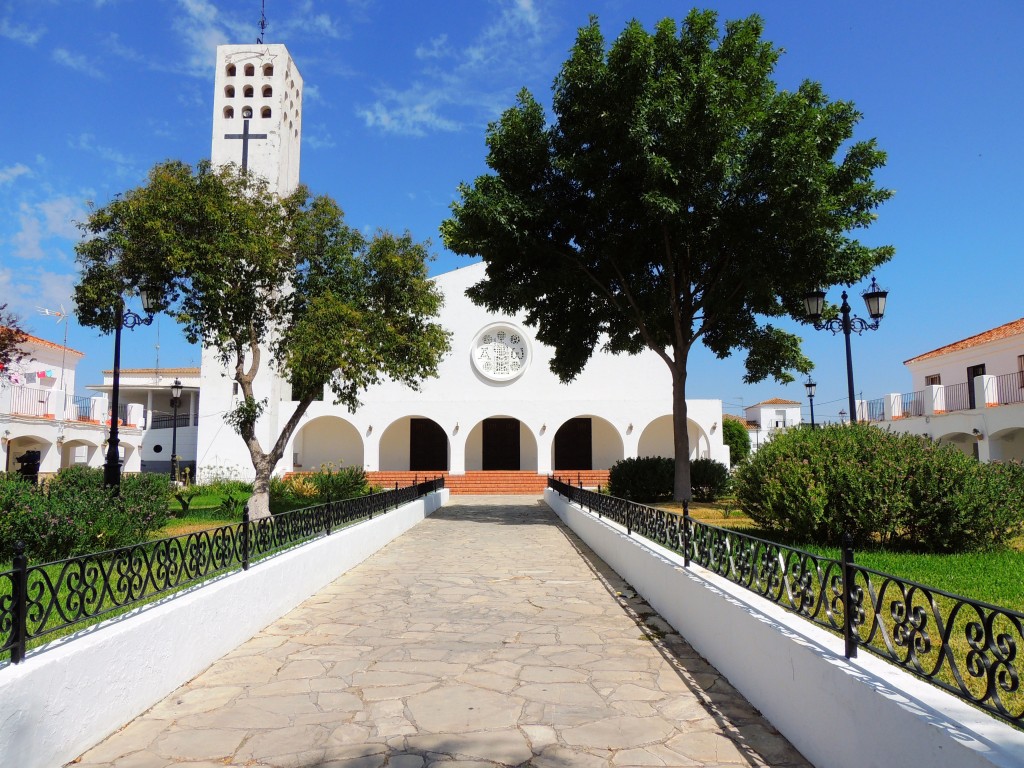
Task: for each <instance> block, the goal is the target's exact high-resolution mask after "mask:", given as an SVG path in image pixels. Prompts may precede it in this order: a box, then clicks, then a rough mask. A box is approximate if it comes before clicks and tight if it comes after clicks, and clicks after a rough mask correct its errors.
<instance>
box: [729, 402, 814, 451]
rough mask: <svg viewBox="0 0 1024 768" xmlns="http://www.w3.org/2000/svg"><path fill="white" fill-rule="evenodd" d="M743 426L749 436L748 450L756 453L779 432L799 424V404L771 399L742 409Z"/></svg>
mask: <svg viewBox="0 0 1024 768" xmlns="http://www.w3.org/2000/svg"><path fill="white" fill-rule="evenodd" d="M743 415H744V417H745V418H744V419H743V421H744V425H745V426H746V428H747V432H748V433H749V435H750V450H751V451H752V452H753V451H756V450H757V449H758V448H760V447H761V445H762V444H763V443H764V442H765V441H767V440H768V439H770V438H771V436H772V434H774V433H775V432H777V431H779V430H783V429H787V428H788V427H794V426H796V425H798V424H800V421H801V420H800V403H798V402H797V401H796V400H784V399H782V398H780V397H773V398H770V399H768V400H762V401H761V402H759V403H754V404H753V405H749V406H747V407H746V408H744V409H743Z"/></svg>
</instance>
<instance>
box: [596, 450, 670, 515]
mask: <svg viewBox="0 0 1024 768" xmlns="http://www.w3.org/2000/svg"><path fill="white" fill-rule="evenodd" d="M674 479H675V461H674V460H673V459H666V458H665V457H664V456H645V457H643V458H637V459H623V460H622V461H617V462H615V464H613V465H612V468H611V472H610V473H609V478H608V492H609V493H610V494H611V495H612V496H617V497H619V498H620V499H630V500H632V501H638V502H641V503H645V504H646V503H650V502H653V501H659V500H661V499H666V498H671V497H672V483H673V481H674Z"/></svg>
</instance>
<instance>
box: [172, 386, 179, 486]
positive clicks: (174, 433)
mask: <svg viewBox="0 0 1024 768" xmlns="http://www.w3.org/2000/svg"><path fill="white" fill-rule="evenodd" d="M180 405H181V379H175V380H174V383H173V384H171V408H173V409H174V417H173V421H172V422H171V482H172V483H174V482H177V480H178V407H179V406H180Z"/></svg>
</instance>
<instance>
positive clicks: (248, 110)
mask: <svg viewBox="0 0 1024 768" xmlns="http://www.w3.org/2000/svg"><path fill="white" fill-rule="evenodd" d="M242 117H243V118H244V119H246V120H248V119H249V118H250V117H252V107H242Z"/></svg>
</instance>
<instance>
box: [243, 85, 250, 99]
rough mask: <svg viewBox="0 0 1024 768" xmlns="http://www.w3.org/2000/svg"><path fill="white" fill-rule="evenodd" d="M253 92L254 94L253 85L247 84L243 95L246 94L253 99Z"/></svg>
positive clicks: (245, 95)
mask: <svg viewBox="0 0 1024 768" xmlns="http://www.w3.org/2000/svg"><path fill="white" fill-rule="evenodd" d="M252 94H253V90H252V86H251V85H247V86H245V88H243V89H242V96H244V97H245V98H247V99H251V98H252Z"/></svg>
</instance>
